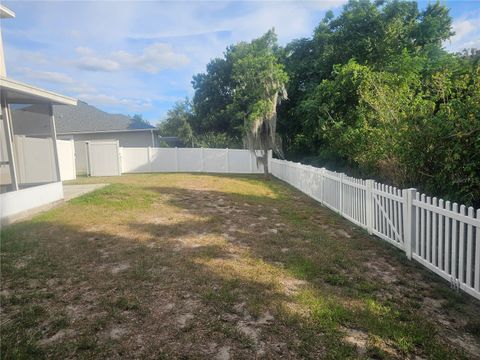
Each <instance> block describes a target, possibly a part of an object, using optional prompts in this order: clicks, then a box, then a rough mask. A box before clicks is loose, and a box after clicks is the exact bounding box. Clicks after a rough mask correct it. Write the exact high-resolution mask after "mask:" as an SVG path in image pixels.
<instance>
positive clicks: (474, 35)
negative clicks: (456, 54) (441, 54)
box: [445, 16, 480, 51]
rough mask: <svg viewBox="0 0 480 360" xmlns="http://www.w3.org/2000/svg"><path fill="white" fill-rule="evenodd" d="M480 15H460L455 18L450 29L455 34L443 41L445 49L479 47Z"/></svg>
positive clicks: (455, 49) (459, 49)
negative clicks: (460, 16) (479, 25)
mask: <svg viewBox="0 0 480 360" xmlns="http://www.w3.org/2000/svg"><path fill="white" fill-rule="evenodd" d="M478 24H480V16H477V17H473V18H472V17H470V18H469V17H462V18H459V19H457V20H455V21H454V22H453V24H452V29H453V31H454V32H455V35H454V36H452V37H451V38H450V39H449V40H447V41H446V42H445V46H446V47H447V49H449V50H451V51H461V50H463V49H469V48H479V47H480V28H479V27H478Z"/></svg>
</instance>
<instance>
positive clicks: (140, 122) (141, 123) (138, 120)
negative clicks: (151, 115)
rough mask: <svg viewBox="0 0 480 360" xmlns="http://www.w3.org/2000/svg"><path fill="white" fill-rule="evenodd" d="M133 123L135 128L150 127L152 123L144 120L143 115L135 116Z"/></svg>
mask: <svg viewBox="0 0 480 360" xmlns="http://www.w3.org/2000/svg"><path fill="white" fill-rule="evenodd" d="M131 119H132V122H133V125H134V126H140V127H142V126H144V125H150V123H149V122H148V120H146V119H144V118H143V115H142V114H135V115H133V116H132V118H131Z"/></svg>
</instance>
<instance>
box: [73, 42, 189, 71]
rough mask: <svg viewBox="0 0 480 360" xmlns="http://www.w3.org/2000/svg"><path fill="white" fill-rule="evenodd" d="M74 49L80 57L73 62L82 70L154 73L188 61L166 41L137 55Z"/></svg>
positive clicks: (182, 64) (82, 48)
mask: <svg viewBox="0 0 480 360" xmlns="http://www.w3.org/2000/svg"><path fill="white" fill-rule="evenodd" d="M76 51H77V53H78V54H79V55H81V57H80V59H78V60H76V61H75V62H74V64H75V65H76V66H77V67H78V68H80V69H82V70H89V71H107V72H109V71H117V70H122V69H123V70H125V69H132V70H141V71H144V72H148V73H151V74H156V73H158V72H159V71H161V70H164V69H176V68H179V67H182V66H184V65H187V64H188V63H189V62H190V59H189V58H188V57H187V56H186V55H185V54H181V53H177V52H175V51H174V50H173V48H172V46H171V45H170V44H166V43H155V44H152V45H150V46H147V47H145V48H144V49H143V52H142V53H141V54H139V55H137V54H132V53H130V52H127V51H123V50H121V51H116V52H113V53H111V54H109V55H106V56H98V55H96V54H95V52H94V51H93V50H92V49H90V48H86V47H78V48H77V49H76Z"/></svg>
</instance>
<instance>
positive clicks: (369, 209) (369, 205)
mask: <svg viewBox="0 0 480 360" xmlns="http://www.w3.org/2000/svg"><path fill="white" fill-rule="evenodd" d="M365 182H366V185H367V192H366V202H365V212H366V215H367V231H368V233H369V234H370V235H372V234H373V193H372V190H373V184H374V183H375V181H373V180H366V181H365Z"/></svg>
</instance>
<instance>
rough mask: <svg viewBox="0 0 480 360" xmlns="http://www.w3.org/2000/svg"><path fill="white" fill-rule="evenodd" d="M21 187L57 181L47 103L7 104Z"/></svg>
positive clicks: (57, 175)
mask: <svg viewBox="0 0 480 360" xmlns="http://www.w3.org/2000/svg"><path fill="white" fill-rule="evenodd" d="M10 112H11V117H12V129H13V148H14V152H15V155H16V170H17V177H18V184H19V187H21V188H26V187H30V186H36V185H41V184H47V183H51V182H56V181H59V179H60V176H59V174H58V173H57V167H56V163H55V155H54V154H55V153H54V146H53V145H54V144H53V138H52V127H51V120H50V106H49V105H48V104H10Z"/></svg>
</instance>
